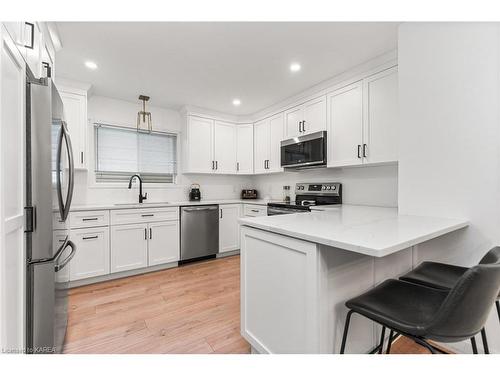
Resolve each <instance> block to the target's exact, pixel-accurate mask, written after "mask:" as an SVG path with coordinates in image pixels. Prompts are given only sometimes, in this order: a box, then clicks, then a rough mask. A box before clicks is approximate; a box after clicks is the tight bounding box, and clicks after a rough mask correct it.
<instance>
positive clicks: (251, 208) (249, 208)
mask: <svg viewBox="0 0 500 375" xmlns="http://www.w3.org/2000/svg"><path fill="white" fill-rule="evenodd" d="M243 215H244V216H252V217H255V216H267V206H259V205H256V204H245V205H244V208H243Z"/></svg>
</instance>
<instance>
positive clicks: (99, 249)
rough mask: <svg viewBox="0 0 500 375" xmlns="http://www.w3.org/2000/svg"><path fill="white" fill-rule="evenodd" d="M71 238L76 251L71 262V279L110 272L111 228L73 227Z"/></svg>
mask: <svg viewBox="0 0 500 375" xmlns="http://www.w3.org/2000/svg"><path fill="white" fill-rule="evenodd" d="M70 238H71V240H72V241H73V242H74V243H75V245H76V253H75V256H74V257H73V259H72V260H71V262H70V280H71V281H75V280H80V279H85V278H89V277H95V276H102V275H106V274H108V273H109V228H108V227H102V228H83V229H72V230H71V232H70Z"/></svg>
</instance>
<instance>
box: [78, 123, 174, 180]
mask: <svg viewBox="0 0 500 375" xmlns="http://www.w3.org/2000/svg"><path fill="white" fill-rule="evenodd" d="M99 126H105V127H111V128H117V129H123V130H128V131H137V128H136V127H132V126H128V125H115V124H110V123H107V122H102V121H89V127H88V138H87V139H89V140H90V142H89V145H88V149H89V151H90V152H88V153H87V154H88V155H89V156H90V158H89V161H88V162H89V164H88V165H89V166H92V167H89V168H88V175H89V178H88V187H89V188H91V189H120V188H122V189H128V182H126V181H123V180H110V181H98V180H97V173H96V169H97V159H96V155H97V142H96V133H97V130H96V128H97V127H99ZM145 133H149V132H145ZM152 133H153V134H165V135H172V136H175V137H176V164H177V165H176V173H175V174H174V176H173V181H172V182H144V184H143V186H144V187H147V188H148V189H169V188H178V181H179V170H180V156H181V151H180V141H181V139H180V138H181V134H180V132H178V131H162V130H155V131H153V132H152Z"/></svg>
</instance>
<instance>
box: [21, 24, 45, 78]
mask: <svg viewBox="0 0 500 375" xmlns="http://www.w3.org/2000/svg"><path fill="white" fill-rule="evenodd" d="M23 38H24V52H25V59H26V64H27V65H28V66H29V68H30V69H31V72H32V73H33V74H34V76H35V77H37V78H38V77H41V73H42V62H41V60H42V55H41V54H42V44H43V41H42V31H41V30H40V28H39V26H38V23H37V22H26V23H25V24H24V33H23ZM21 48H23V47H21Z"/></svg>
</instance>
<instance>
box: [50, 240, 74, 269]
mask: <svg viewBox="0 0 500 375" xmlns="http://www.w3.org/2000/svg"><path fill="white" fill-rule="evenodd" d="M65 245H66V246H64V248H63V250H65V249H66V248H67V247H68V246H69V247H71V252H70V253H69V255H68V256H67V257H66V258H64V260H63V261H62V262H59V257H60V256H61V254H62V253H63V252H62V251H61V252H60V253H59V254H58V256H57V257H56V258H55V262H56V264H55V266H54V269H55V271H56V272H59V271H60V270H62V269H63V268H64V267H66V265H67V264H68V263H69V261H70V260H71V259H73V257H74V256H75V254H76V245H75V243H74V242H73V241H66V242H65Z"/></svg>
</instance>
